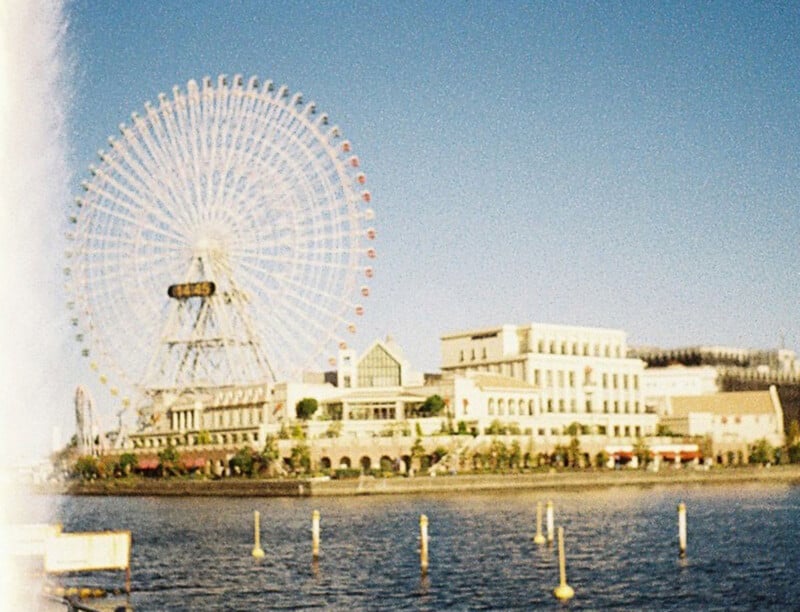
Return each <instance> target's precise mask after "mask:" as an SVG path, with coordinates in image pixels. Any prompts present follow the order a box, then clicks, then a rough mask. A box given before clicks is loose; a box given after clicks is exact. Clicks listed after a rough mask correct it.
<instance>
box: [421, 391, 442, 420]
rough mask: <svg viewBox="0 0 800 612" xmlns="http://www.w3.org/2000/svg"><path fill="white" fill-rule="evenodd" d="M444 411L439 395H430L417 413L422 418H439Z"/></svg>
mask: <svg viewBox="0 0 800 612" xmlns="http://www.w3.org/2000/svg"><path fill="white" fill-rule="evenodd" d="M444 409H445V402H444V400H443V399H442V397H441V396H440V395H431V396H430V397H428V398H427V399H426V400H425V401H424V402H422V406H420V408H419V412H420V414H421V415H422V416H424V417H434V416H439V415H440V414H441V413H442V412H444Z"/></svg>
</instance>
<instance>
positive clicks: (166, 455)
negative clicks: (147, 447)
mask: <svg viewBox="0 0 800 612" xmlns="http://www.w3.org/2000/svg"><path fill="white" fill-rule="evenodd" d="M179 460H180V454H179V453H178V449H176V448H175V447H174V446H172V445H170V446H165V447H164V448H162V449H161V450H160V451H158V467H159V471H160V472H161V475H162V476H170V475H172V474H179V473H180V466H179V464H178V461H179Z"/></svg>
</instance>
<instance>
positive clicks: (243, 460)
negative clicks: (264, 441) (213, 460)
mask: <svg viewBox="0 0 800 612" xmlns="http://www.w3.org/2000/svg"><path fill="white" fill-rule="evenodd" d="M229 465H230V468H231V471H233V472H234V473H235V474H241V475H243V476H252V475H253V472H254V468H255V466H256V465H257V459H256V457H254V456H253V451H252V449H250V448H247V447H243V448H240V449H239V450H238V451H236V454H235V455H234V456H233V457H231V460H230V462H229Z"/></svg>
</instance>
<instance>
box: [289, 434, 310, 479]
mask: <svg viewBox="0 0 800 612" xmlns="http://www.w3.org/2000/svg"><path fill="white" fill-rule="evenodd" d="M291 460H292V469H293V470H294V471H295V472H296V473H303V472H310V471H311V449H309V447H308V444H306V443H305V442H299V443H298V444H295V445H294V446H293V447H292V454H291Z"/></svg>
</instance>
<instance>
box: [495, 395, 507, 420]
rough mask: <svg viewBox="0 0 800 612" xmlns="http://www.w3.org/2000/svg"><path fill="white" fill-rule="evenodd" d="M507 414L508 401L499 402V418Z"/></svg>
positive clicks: (501, 400) (500, 400)
mask: <svg viewBox="0 0 800 612" xmlns="http://www.w3.org/2000/svg"><path fill="white" fill-rule="evenodd" d="M505 413H506V400H504V399H499V400H497V416H504V415H505Z"/></svg>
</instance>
